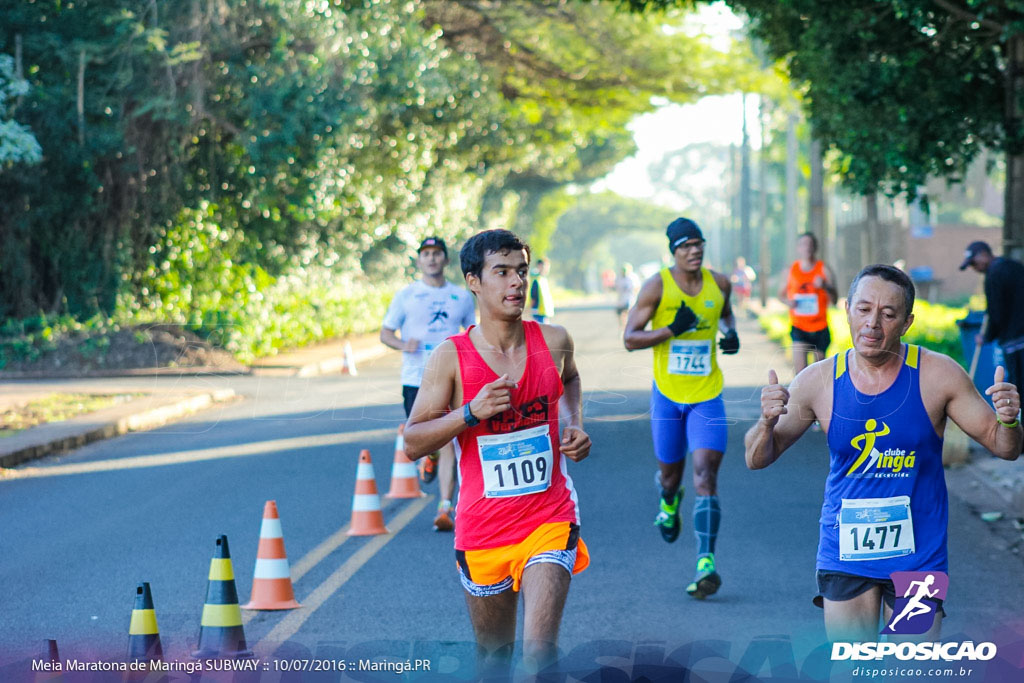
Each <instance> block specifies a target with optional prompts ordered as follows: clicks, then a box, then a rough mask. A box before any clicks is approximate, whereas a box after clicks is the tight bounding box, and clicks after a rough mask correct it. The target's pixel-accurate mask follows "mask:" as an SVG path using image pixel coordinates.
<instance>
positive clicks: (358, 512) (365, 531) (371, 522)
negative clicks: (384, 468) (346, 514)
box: [348, 448, 388, 536]
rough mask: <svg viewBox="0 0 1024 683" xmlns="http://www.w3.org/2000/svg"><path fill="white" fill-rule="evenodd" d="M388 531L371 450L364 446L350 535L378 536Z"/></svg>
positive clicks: (357, 477)
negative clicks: (381, 508)
mask: <svg viewBox="0 0 1024 683" xmlns="http://www.w3.org/2000/svg"><path fill="white" fill-rule="evenodd" d="M386 533H388V530H387V527H385V526H384V515H383V514H381V511H380V496H379V495H378V494H377V480H376V479H375V478H374V476H373V462H372V461H371V460H370V451H368V450H366V449H365V448H364V449H363V450H362V451H360V452H359V467H358V468H357V469H356V492H355V495H354V496H352V520H351V521H350V522H349V529H348V535H349V536H376V535H377V534H386Z"/></svg>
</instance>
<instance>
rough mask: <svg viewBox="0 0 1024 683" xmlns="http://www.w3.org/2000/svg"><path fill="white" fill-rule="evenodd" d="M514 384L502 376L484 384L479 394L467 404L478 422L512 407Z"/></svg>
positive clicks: (505, 376) (506, 376)
mask: <svg viewBox="0 0 1024 683" xmlns="http://www.w3.org/2000/svg"><path fill="white" fill-rule="evenodd" d="M515 388H516V383H515V382H513V381H512V380H510V379H509V378H508V375H502V376H501V377H499V378H498V379H496V380H494V381H493V382H491V383H490V384H485V385H484V386H483V388H482V389H481V390H480V393H478V394H477V395H476V397H475V398H474V399H473V400H472V401H470V402H469V410H470V412H472V413H473V416H474V417H476V419H478V420H486V419H488V418H491V417H494V416H495V415H497V414H498V413H503V412H505V411H506V410H508V409H509V408H511V407H512V390H513V389H515Z"/></svg>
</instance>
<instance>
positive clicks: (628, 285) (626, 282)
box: [615, 273, 640, 308]
mask: <svg viewBox="0 0 1024 683" xmlns="http://www.w3.org/2000/svg"><path fill="white" fill-rule="evenodd" d="M615 290H616V291H617V292H618V293H619V305H620V306H625V307H627V308H632V306H633V304H634V303H636V297H637V294H638V293H639V291H640V278H639V277H637V274H636V273H630V274H629V275H619V277H618V279H617V280H616V281H615Z"/></svg>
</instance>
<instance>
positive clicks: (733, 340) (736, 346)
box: [718, 330, 740, 356]
mask: <svg viewBox="0 0 1024 683" xmlns="http://www.w3.org/2000/svg"><path fill="white" fill-rule="evenodd" d="M718 348H720V349H722V353H724V354H726V355H728V356H731V355H732V354H734V353H736V352H737V351H739V350H740V337H739V335H738V334H736V330H729V331H728V332H726V333H725V336H724V337H722V338H721V339H719V340H718Z"/></svg>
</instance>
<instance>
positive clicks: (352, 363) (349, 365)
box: [341, 342, 359, 377]
mask: <svg viewBox="0 0 1024 683" xmlns="http://www.w3.org/2000/svg"><path fill="white" fill-rule="evenodd" d="M341 357H342V360H343V361H344V363H345V364H344V365H343V366H342V369H341V372H342V374H345V373H348V374H349V375H352V376H353V377H355V376H356V375H358V374H359V371H358V370H356V357H355V354H354V353H352V344H350V343H349V342H345V345H344V346H342V347H341Z"/></svg>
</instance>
